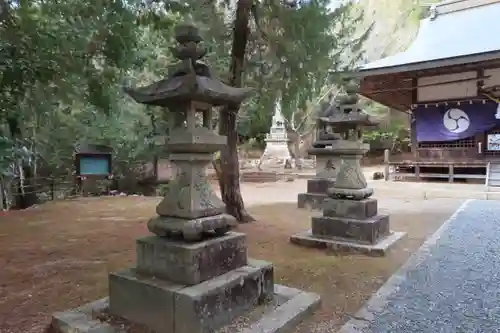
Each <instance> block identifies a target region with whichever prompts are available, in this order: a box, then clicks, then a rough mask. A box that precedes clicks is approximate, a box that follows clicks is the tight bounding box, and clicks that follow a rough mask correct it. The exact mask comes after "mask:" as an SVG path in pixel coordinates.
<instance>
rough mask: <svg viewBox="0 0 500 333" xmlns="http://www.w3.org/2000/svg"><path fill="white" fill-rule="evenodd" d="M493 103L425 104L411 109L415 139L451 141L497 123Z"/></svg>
mask: <svg viewBox="0 0 500 333" xmlns="http://www.w3.org/2000/svg"><path fill="white" fill-rule="evenodd" d="M498 107H499V105H498V104H497V103H495V102H487V103H484V104H483V103H482V102H474V103H472V104H469V103H466V102H462V103H461V104H460V105H458V104H456V103H452V104H451V105H450V104H448V105H438V106H433V105H428V106H427V107H424V106H419V107H417V108H416V109H414V110H413V121H415V128H416V134H417V141H418V142H426V141H427V142H429V141H455V140H460V139H465V138H468V137H471V136H473V135H475V134H476V133H481V132H485V131H488V130H491V129H492V128H495V127H497V126H500V119H497V117H499V118H500V113H498V114H497V108H498Z"/></svg>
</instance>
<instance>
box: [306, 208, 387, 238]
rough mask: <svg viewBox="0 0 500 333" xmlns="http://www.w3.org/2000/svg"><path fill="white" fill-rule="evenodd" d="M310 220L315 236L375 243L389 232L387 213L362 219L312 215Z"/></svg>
mask: <svg viewBox="0 0 500 333" xmlns="http://www.w3.org/2000/svg"><path fill="white" fill-rule="evenodd" d="M311 221H312V223H311V230H312V233H313V235H315V236H318V237H330V238H340V239H343V240H347V241H354V242H358V243H365V244H375V243H377V242H378V240H379V239H380V238H383V237H386V236H387V235H389V232H390V230H389V216H388V215H375V216H372V217H370V218H367V219H364V220H356V219H350V218H343V217H330V216H318V217H312V218H311Z"/></svg>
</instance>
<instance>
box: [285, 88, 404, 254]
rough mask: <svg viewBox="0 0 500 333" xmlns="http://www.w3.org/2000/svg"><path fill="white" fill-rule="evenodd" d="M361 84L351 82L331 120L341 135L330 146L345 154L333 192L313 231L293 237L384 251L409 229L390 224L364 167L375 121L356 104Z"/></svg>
mask: <svg viewBox="0 0 500 333" xmlns="http://www.w3.org/2000/svg"><path fill="white" fill-rule="evenodd" d="M358 101H359V97H358V95H357V86H356V85H355V84H354V83H352V82H351V83H349V84H348V85H347V86H346V94H345V95H343V96H341V97H339V99H338V108H337V109H336V110H337V112H336V114H332V115H331V116H330V117H329V118H330V120H329V121H330V124H332V125H333V127H334V130H335V132H336V133H339V134H340V138H339V139H337V140H335V141H334V143H335V144H334V145H333V146H332V150H334V151H336V153H337V154H339V155H340V157H341V159H342V164H341V165H340V168H339V170H338V173H337V175H336V179H335V182H334V185H333V187H331V188H329V189H328V194H329V197H330V198H328V199H327V200H325V201H324V203H323V216H319V217H313V218H312V228H311V230H310V231H308V232H305V233H302V234H298V235H294V236H292V237H291V238H290V241H291V242H293V243H296V244H300V245H305V246H311V247H327V248H330V249H332V250H334V251H339V252H342V251H355V252H363V253H366V254H370V255H384V254H385V251H386V250H387V249H388V248H389V247H390V246H391V245H393V244H394V243H395V242H396V241H397V240H399V239H400V238H401V237H403V236H404V235H405V234H404V233H402V232H393V231H391V230H390V228H389V216H388V215H384V214H378V207H377V200H376V199H373V198H371V196H372V194H373V189H372V188H369V187H368V186H367V182H366V179H365V176H364V175H363V172H362V170H361V165H360V160H361V158H362V156H363V155H364V154H365V153H366V152H367V151H368V149H369V146H368V144H365V143H364V142H363V127H365V126H370V125H372V124H373V121H372V120H371V119H370V117H369V116H368V115H366V114H364V113H363V112H361V110H360V108H359V106H358Z"/></svg>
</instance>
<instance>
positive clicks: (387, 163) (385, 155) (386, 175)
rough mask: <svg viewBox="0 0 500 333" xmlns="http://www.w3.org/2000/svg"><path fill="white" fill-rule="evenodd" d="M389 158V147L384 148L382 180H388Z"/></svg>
mask: <svg viewBox="0 0 500 333" xmlns="http://www.w3.org/2000/svg"><path fill="white" fill-rule="evenodd" d="M389 158H390V151H389V149H386V150H384V165H385V167H384V180H385V181H388V180H389V171H390V168H389Z"/></svg>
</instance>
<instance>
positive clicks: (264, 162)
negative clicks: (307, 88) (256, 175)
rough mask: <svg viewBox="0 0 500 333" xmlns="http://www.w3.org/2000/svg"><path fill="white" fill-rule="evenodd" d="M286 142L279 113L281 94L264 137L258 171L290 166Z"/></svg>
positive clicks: (286, 136) (284, 128) (286, 137)
mask: <svg viewBox="0 0 500 333" xmlns="http://www.w3.org/2000/svg"><path fill="white" fill-rule="evenodd" d="M288 142H289V140H288V134H287V130H286V126H285V118H284V117H283V114H282V113H281V94H278V98H277V99H276V103H275V105H274V115H273V120H272V123H271V129H270V131H269V133H268V134H267V135H266V148H265V150H264V153H263V154H262V157H261V158H260V161H259V169H261V168H262V167H268V168H276V167H279V168H284V167H285V166H286V165H287V164H289V165H291V161H292V158H291V156H290V151H289V149H288Z"/></svg>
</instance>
